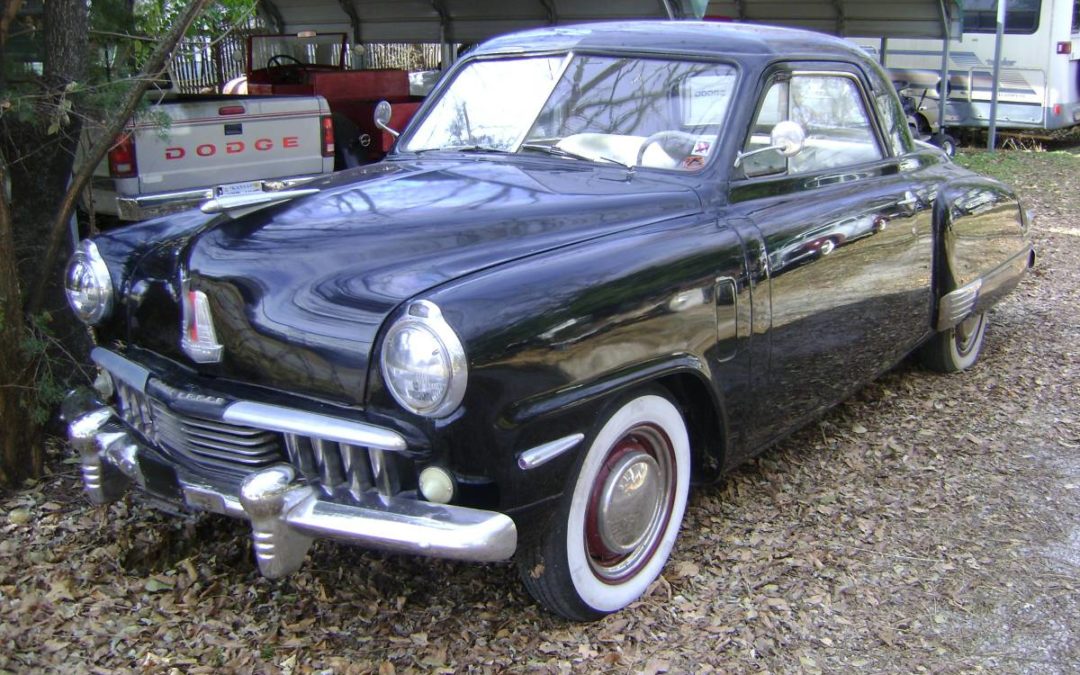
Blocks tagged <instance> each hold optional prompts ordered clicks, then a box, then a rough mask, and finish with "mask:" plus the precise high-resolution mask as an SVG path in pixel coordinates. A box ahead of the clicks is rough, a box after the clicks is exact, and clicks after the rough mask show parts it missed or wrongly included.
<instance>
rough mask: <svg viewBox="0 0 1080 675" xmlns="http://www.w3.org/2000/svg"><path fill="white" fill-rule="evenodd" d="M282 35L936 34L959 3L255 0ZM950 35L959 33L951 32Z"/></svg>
mask: <svg viewBox="0 0 1080 675" xmlns="http://www.w3.org/2000/svg"><path fill="white" fill-rule="evenodd" d="M259 4H260V7H261V8H262V10H263V13H264V14H265V15H266V16H267V17H268V18H269V19H270V20H271V21H272V22H273V23H274V24H275V26H276V27H277V28H278V29H279V30H280V31H281V32H284V33H295V32H298V31H301V30H315V31H319V32H344V33H348V34H349V35H350V37H351V38H352V41H353V42H355V43H361V42H458V43H462V42H478V41H480V40H483V39H485V38H488V37H491V36H493V35H498V34H500V33H506V32H510V31H513V30H520V29H524V28H533V27H536V26H549V25H558V24H569V23H583V22H589V21H603V20H606V19H625V18H675V19H695V18H701V17H702V16H707V17H715V18H726V19H733V20H743V21H751V22H755V23H771V24H777V25H784V26H798V27H803V28H810V29H812V30H818V31H822V32H826V33H833V34H835V35H842V36H861V37H937V38H940V37H942V36H943V35H944V29H945V21H944V20H943V19H946V18H947V19H948V20H949V21H951V22H953V23H958V22H959V19H960V11H958V7H959V0H889V2H877V1H874V0H856V1H851V0H721V1H716V0H713V1H711V2H709V1H708V0H259ZM952 34H954V35H957V34H959V32H958V30H956V31H955V32H953V33H952Z"/></svg>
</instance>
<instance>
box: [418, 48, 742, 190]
mask: <svg viewBox="0 0 1080 675" xmlns="http://www.w3.org/2000/svg"><path fill="white" fill-rule="evenodd" d="M735 79H736V76H735V69H734V68H733V67H732V66H729V65H725V64H717V63H700V62H693V61H673V60H664V59H643V58H628V57H611V56H590V55H571V56H546V57H535V58H518V59H500V60H490V61H474V62H473V63H471V64H469V65H468V66H466V67H465V68H464V69H463V70H461V71H460V72H459V73H458V75H457V77H455V78H454V81H453V82H452V83H451V84H450V87H449V88H448V89H446V90H444V92H443V93H442V95H441V96H440V98H439V100H438V101H436V103H435V105H434V107H433V108H432V110H431V112H430V113H429V114H428V115H427V117H426V118H425V119H424V120H423V122H422V123H421V124H420V126H419V127H417V129H416V130H415V131H414V132H413V133H412V135H411V138H409V140H408V142H407V143H406V145H405V147H404V150H406V151H409V152H422V151H428V150H439V149H443V150H452V149H459V150H479V151H491V152H546V153H548V154H551V155H555V156H559V157H565V158H572V159H579V160H580V159H585V160H591V161H607V162H617V163H619V164H624V165H627V166H650V167H657V168H665V169H681V170H692V169H696V168H700V167H701V166H703V165H704V163H705V161H706V160H707V159H708V156H709V153H710V152H711V151H712V149H713V146H714V145H715V142H716V138H717V136H718V134H719V132H720V129H721V127H722V125H723V122H724V118H725V116H726V114H727V109H728V105H729V103H730V101H731V95H732V91H733V90H734V87H735Z"/></svg>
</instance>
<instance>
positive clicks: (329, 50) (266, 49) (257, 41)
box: [251, 33, 345, 69]
mask: <svg viewBox="0 0 1080 675" xmlns="http://www.w3.org/2000/svg"><path fill="white" fill-rule="evenodd" d="M344 44H345V35H344V33H327V34H325V35H311V36H304V37H300V36H297V35H253V36H251V67H252V68H254V69H259V68H266V67H273V66H275V65H280V66H286V65H296V64H302V65H321V66H332V67H334V68H340V67H341V56H342V52H343V51H344V49H343V45H344ZM275 57H277V58H275ZM268 64H269V65H268Z"/></svg>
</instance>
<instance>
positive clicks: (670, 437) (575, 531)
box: [518, 392, 690, 621]
mask: <svg viewBox="0 0 1080 675" xmlns="http://www.w3.org/2000/svg"><path fill="white" fill-rule="evenodd" d="M689 484H690V441H689V438H688V434H687V430H686V423H685V421H684V420H683V416H682V414H681V413H680V412H679V409H678V408H677V407H676V406H675V404H674V403H672V401H671V400H669V399H668V398H667V397H665V396H663V395H660V394H659V393H652V392H647V393H641V394H640V395H637V396H635V397H633V398H631V399H630V400H628V401H627V402H625V403H623V404H622V405H621V406H619V407H618V408H617V409H616V410H615V412H613V413H612V414H611V416H610V417H608V418H607V421H606V422H604V424H603V426H602V427H601V428H600V429H599V431H597V432H596V434H595V436H594V437H593V438H592V441H591V443H590V444H589V448H588V450H587V451H586V452H585V455H584V457H583V458H582V460H581V462H580V466H579V468H578V471H577V474H576V477H575V478H573V479H572V483H571V484H570V485H569V486H568V492H567V494H564V496H563V500H562V502H561V505H560V508H559V511H558V513H557V514H555V522H554V523H553V525H554V526H553V527H551V529H550V530H549V531H548V532H544V533H542V534H541V535H540V536H538V537H536V538H535V539H534V540H533V542H532V544H531V545H527V546H525V547H524V550H523V551H521V552H520V554H519V558H518V563H519V571H520V573H521V577H522V579H523V580H524V582H525V585H526V587H527V588H528V589H529V591H530V593H532V595H533V596H534V597H535V598H536V599H537V600H538V601H539V602H540V603H541V604H543V605H545V606H546V607H547V608H548V609H550V610H552V611H554V612H556V613H558V614H561V615H562V616H564V617H566V618H569V619H573V620H577V621H587V620H593V619H597V618H599V617H602V616H604V615H605V614H610V613H611V612H615V611H618V610H620V609H622V608H624V607H626V606H627V605H629V604H630V603H632V602H634V601H635V600H637V599H638V598H639V597H641V595H642V594H643V593H644V592H645V591H646V590H647V589H648V587H649V584H651V583H652V582H653V580H654V579H656V577H657V576H659V575H660V571H661V570H662V569H663V567H664V564H665V563H666V562H667V559H668V556H669V555H670V554H671V549H672V547H673V546H674V544H675V538H676V537H677V536H678V533H679V526H680V524H681V523H682V518H683V514H684V513H685V511H686V499H687V492H688V488H689Z"/></svg>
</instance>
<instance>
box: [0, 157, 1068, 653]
mask: <svg viewBox="0 0 1080 675" xmlns="http://www.w3.org/2000/svg"><path fill="white" fill-rule="evenodd" d="M960 161H962V162H963V163H965V164H968V165H973V166H975V167H976V168H978V169H979V170H981V171H984V172H987V173H993V174H995V175H998V176H1001V177H1003V178H1005V179H1007V180H1008V181H1010V182H1011V183H1013V184H1014V185H1015V186H1016V187H1017V188H1018V189H1019V190H1020V191H1021V193H1022V194H1023V196H1024V198H1025V199H1026V201H1027V204H1028V205H1029V207H1031V208H1033V209H1034V211H1035V213H1036V215H1037V217H1038V222H1037V224H1036V227H1035V229H1034V237H1035V241H1036V245H1037V247H1038V252H1039V267H1038V269H1037V270H1036V271H1035V272H1034V273H1033V274H1032V275H1030V276H1029V277H1028V278H1027V279H1026V280H1025V281H1024V283H1023V284H1022V285H1021V286H1020V288H1019V289H1018V290H1017V292H1016V293H1014V294H1013V295H1012V296H1011V297H1010V298H1009V299H1008V300H1007V301H1006V302H1004V303H1003V304H1002V305H1000V306H999V307H998V308H997V309H995V311H994V312H993V314H992V323H991V328H990V331H989V332H988V334H987V343H986V346H985V351H984V355H983V359H982V361H981V362H980V364H979V365H978V366H977V367H975V368H974V369H973V370H971V371H969V372H967V373H964V374H961V375H957V376H941V375H936V374H933V373H930V372H927V371H925V370H922V369H921V368H920V367H918V366H917V365H915V364H913V363H904V364H902V365H900V366H899V367H897V368H896V369H895V370H894V371H893V372H891V373H889V374H887V375H886V376H884V377H883V378H881V379H880V380H879V381H877V382H875V383H873V384H871V385H869V386H867V387H865V388H864V389H863V390H862V391H861V392H860V393H859V394H858V395H857V396H856V397H855V398H854V399H853V400H851V401H849V402H847V403H845V404H844V405H842V406H840V407H838V408H836V409H835V410H833V411H832V412H831V413H829V414H828V415H827V416H826V417H825V418H824V419H823V420H821V421H820V423H818V424H815V425H812V426H811V427H808V428H806V429H805V430H803V431H802V432H800V433H798V434H797V435H796V436H794V437H792V438H790V439H789V440H788V441H786V442H784V443H783V444H782V445H781V446H778V447H776V448H773V449H772V450H770V451H768V452H767V453H765V454H764V455H763V456H762V457H760V458H759V459H758V460H756V461H754V462H752V463H750V464H748V465H746V466H745V467H743V468H742V469H740V470H739V471H737V472H735V473H734V474H731V475H729V476H728V477H726V478H725V479H724V480H722V481H721V482H720V483H719V484H718V485H716V486H713V487H708V488H702V489H698V490H696V491H695V492H694V493H692V496H691V504H690V507H689V510H688V513H687V518H686V522H685V524H684V526H683V531H682V534H681V536H680V539H679V542H678V544H677V547H676V551H675V553H674V555H673V558H672V560H671V561H670V562H669V564H668V566H667V568H666V569H665V571H664V574H663V576H662V577H661V578H660V579H658V580H657V582H656V583H655V584H654V585H653V586H652V588H651V589H650V591H649V593H648V594H647V596H646V597H645V598H644V599H642V600H641V601H640V602H638V603H636V604H635V605H633V606H632V607H630V608H629V609H627V610H626V611H623V612H620V613H618V614H616V615H614V616H611V617H608V618H607V619H605V620H602V621H599V622H597V623H594V624H589V625H576V624H570V623H566V622H564V621H561V620H559V619H557V618H554V617H552V616H551V615H549V614H546V613H545V612H543V611H541V610H540V609H539V608H538V607H537V606H536V605H535V604H533V603H532V601H531V600H530V599H529V598H528V596H527V595H526V594H525V592H524V591H523V589H522V588H521V586H520V584H519V582H518V580H517V577H516V574H515V572H514V569H513V567H512V565H509V564H505V565H470V564H457V563H450V562H445V561H430V560H422V559H414V558H408V557H395V556H389V555H382V554H379V553H372V552H366V551H362V550H357V549H353V548H348V547H341V546H336V545H332V544H318V545H317V546H316V547H315V549H314V550H313V553H312V555H311V558H310V560H309V561H308V564H307V565H306V567H305V568H304V569H303V571H302V572H301V573H299V574H296V575H294V576H293V577H291V578H289V579H286V580H283V581H278V582H274V581H269V580H267V579H263V578H261V577H259V576H258V574H257V572H256V571H255V567H254V563H253V560H252V555H251V553H250V542H249V538H248V529H247V527H246V526H245V525H244V524H242V523H240V522H236V521H231V520H228V519H225V518H220V517H216V516H206V517H201V518H197V519H190V520H183V521H178V520H175V519H171V518H167V517H164V516H161V515H158V514H157V513H156V512H154V511H152V510H150V509H148V508H146V507H144V506H142V505H139V504H137V503H133V502H131V501H123V502H120V503H118V504H114V505H111V506H109V507H92V506H90V505H89V504H88V503H87V502H86V500H85V498H84V497H83V496H82V494H81V492H80V485H79V482H78V480H77V477H78V476H77V468H78V467H77V464H76V463H74V462H73V461H72V460H71V459H68V454H67V451H66V450H65V449H63V448H59V447H58V448H57V449H56V450H55V452H54V455H53V464H52V466H53V470H54V473H53V475H51V476H50V477H48V478H47V479H46V480H43V481H42V482H41V483H39V484H38V485H36V486H33V487H31V488H29V489H26V490H23V491H20V492H16V493H8V494H4V495H0V672H12V673H23V672H33V671H62V672H102V673H105V672H117V671H137V672H153V673H157V672H164V673H174V672H175V673H198V672H230V671H244V672H250V671H256V672H270V673H278V672H280V673H309V672H325V673H362V672H379V673H380V674H386V673H405V672H485V673H486V672H500V671H523V670H530V671H532V670H539V671H541V672H545V671H547V672H560V673H561V672H586V671H588V672H610V673H637V672H644V673H658V672H673V673H674V672H699V673H708V672H778V673H780V672H783V673H787V672H805V673H816V672H844V673H848V672H866V673H884V672H888V673H898V672H904V673H916V672H927V673H938V672H945V673H968V672H972V673H974V672H993V673H1070V672H1077V671H1080V452H1078V449H1080V406H1078V404H1077V401H1078V400H1080V367H1078V358H1077V351H1078V349H1080V322H1078V321H1077V318H1076V313H1077V310H1078V308H1080V269H1078V267H1080V266H1078V263H1077V260H1080V217H1078V216H1077V214H1078V213H1080V155H1078V154H1077V149H1076V148H1073V149H1071V150H1066V151H1058V152H1036V153H1032V152H1000V153H997V154H996V155H995V156H990V155H986V154H982V153H975V152H972V153H968V154H966V155H965V156H964V157H962V158H961V160H960Z"/></svg>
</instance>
